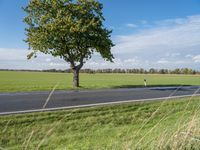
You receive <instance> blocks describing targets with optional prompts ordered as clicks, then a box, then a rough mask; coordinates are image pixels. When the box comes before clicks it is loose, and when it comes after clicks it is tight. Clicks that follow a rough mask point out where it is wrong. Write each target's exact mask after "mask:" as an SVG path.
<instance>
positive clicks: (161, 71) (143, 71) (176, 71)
mask: <svg viewBox="0 0 200 150" xmlns="http://www.w3.org/2000/svg"><path fill="white" fill-rule="evenodd" d="M0 71H29V72H63V73H64V72H66V73H71V72H72V70H71V69H66V70H60V69H47V70H15V69H0ZM80 72H81V73H135V74H137V73H141V74H200V71H197V70H193V69H191V68H177V69H173V70H170V69H154V68H151V69H149V70H146V69H142V68H140V69H120V68H116V69H81V70H80Z"/></svg>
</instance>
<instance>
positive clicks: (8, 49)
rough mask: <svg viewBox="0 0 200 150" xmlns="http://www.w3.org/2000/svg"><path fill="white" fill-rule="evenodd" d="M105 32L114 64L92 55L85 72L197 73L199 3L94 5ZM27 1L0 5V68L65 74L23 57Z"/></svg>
mask: <svg viewBox="0 0 200 150" xmlns="http://www.w3.org/2000/svg"><path fill="white" fill-rule="evenodd" d="M100 2H101V3H103V5H104V9H103V13H104V16H105V18H106V21H105V26H106V27H107V28H110V29H112V30H113V33H112V39H113V41H114V42H115V44H116V46H115V47H114V48H113V49H112V52H113V54H114V56H115V63H114V64H112V63H108V62H104V61H103V60H102V59H101V58H100V57H99V55H98V54H94V57H93V59H91V60H90V61H89V62H87V63H86V64H85V68H97V67H98V68H140V67H142V68H146V69H148V68H151V67H154V68H169V69H172V68H177V67H190V68H194V69H198V70H200V0H100ZM27 4H28V0H20V1H19V0H0V68H2V69H6V68H9V69H11V68H13V69H49V68H59V69H65V68H67V67H69V66H68V65H67V64H66V63H65V62H64V61H62V60H60V59H59V58H53V57H51V56H49V55H42V54H39V56H38V58H36V59H32V60H29V61H28V60H26V54H27V53H28V50H27V45H26V43H24V42H23V39H25V35H24V28H25V24H24V23H23V22H22V19H23V17H24V16H25V14H24V12H23V10H22V9H21V8H22V7H23V6H26V5H27Z"/></svg>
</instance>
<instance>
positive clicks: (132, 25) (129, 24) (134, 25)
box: [126, 23, 137, 28]
mask: <svg viewBox="0 0 200 150" xmlns="http://www.w3.org/2000/svg"><path fill="white" fill-rule="evenodd" d="M126 26H127V27H129V28H136V27H137V25H136V24H133V23H128V24H126Z"/></svg>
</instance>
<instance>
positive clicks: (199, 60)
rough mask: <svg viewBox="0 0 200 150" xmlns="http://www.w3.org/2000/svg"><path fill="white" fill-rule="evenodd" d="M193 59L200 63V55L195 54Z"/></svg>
mask: <svg viewBox="0 0 200 150" xmlns="http://www.w3.org/2000/svg"><path fill="white" fill-rule="evenodd" d="M192 59H193V60H194V62H195V63H200V55H197V56H194V57H193V58H192Z"/></svg>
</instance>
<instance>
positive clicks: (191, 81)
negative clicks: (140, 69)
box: [0, 71, 200, 92]
mask: <svg viewBox="0 0 200 150" xmlns="http://www.w3.org/2000/svg"><path fill="white" fill-rule="evenodd" d="M144 78H145V79H147V82H148V85H149V86H165V85H168V86H169V85H199V84H200V76H199V75H146V74H80V85H81V88H83V89H96V88H121V87H138V86H143V80H144ZM56 84H58V86H57V89H59V90H63V89H71V88H72V74H69V73H45V72H14V71H0V92H16V91H40V90H50V89H52V88H53V87H54V86H55V85H56Z"/></svg>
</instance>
